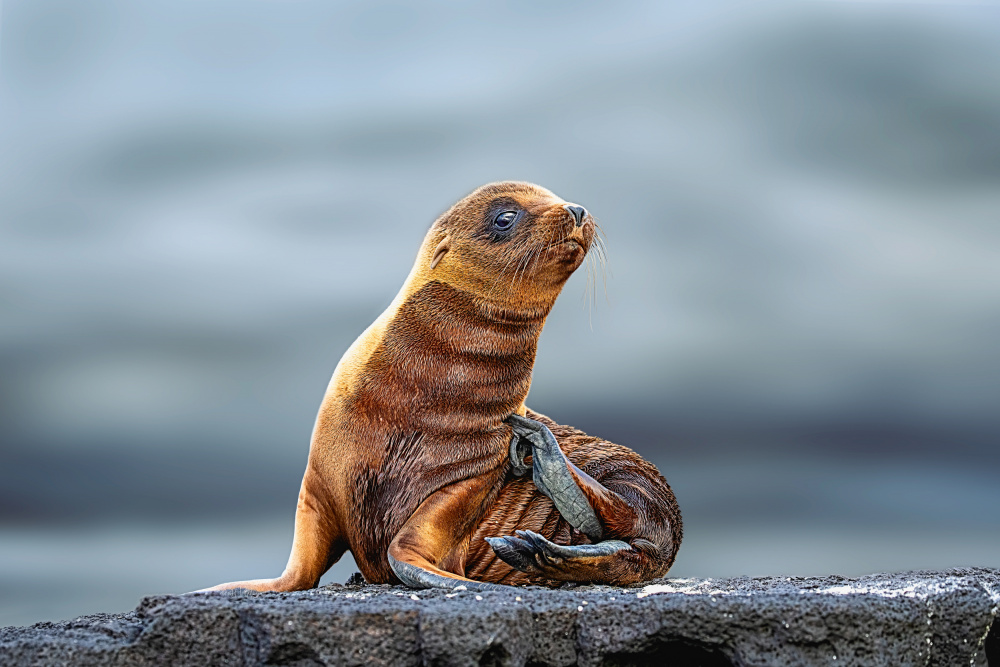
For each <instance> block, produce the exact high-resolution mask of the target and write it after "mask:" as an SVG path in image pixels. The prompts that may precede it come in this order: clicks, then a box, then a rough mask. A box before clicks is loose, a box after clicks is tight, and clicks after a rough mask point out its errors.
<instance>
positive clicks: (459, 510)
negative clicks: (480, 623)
mask: <svg viewBox="0 0 1000 667" xmlns="http://www.w3.org/2000/svg"><path fill="white" fill-rule="evenodd" d="M488 490H489V484H488V480H487V479H486V478H485V477H477V478H472V479H466V480H462V481H461V482H456V483H454V484H451V485H450V486H446V487H444V488H443V489H440V490H438V491H436V492H435V493H434V494H433V495H431V496H430V497H429V498H427V500H425V501H424V502H422V503H421V504H420V506H419V507H418V508H417V510H416V512H414V513H413V516H411V517H410V518H409V519H408V520H407V522H406V523H405V524H403V527H402V528H401V529H400V531H399V532H398V533H397V534H396V537H395V538H393V540H392V543H391V544H390V545H389V552H388V554H387V556H388V560H389V567H390V568H392V571H393V573H394V574H395V575H396V577H397V578H398V579H399V580H400V581H401V582H402V583H404V584H405V585H407V586H410V587H412V588H448V589H454V588H457V587H459V586H465V588H467V589H468V590H477V591H482V590H503V589H506V588H507V587H506V586H500V585H497V584H490V583H486V582H483V581H473V580H471V579H468V578H466V577H463V576H462V575H460V574H456V571H457V572H464V571H465V567H464V558H465V555H464V554H465V550H464V549H462V548H460V545H461V544H462V543H463V541H465V540H467V539H468V537H469V534H470V533H471V529H472V522H473V521H474V520H475V518H476V516H475V512H472V511H470V508H474V507H479V506H481V505H482V503H483V501H484V499H485V498H486V496H487V492H488Z"/></svg>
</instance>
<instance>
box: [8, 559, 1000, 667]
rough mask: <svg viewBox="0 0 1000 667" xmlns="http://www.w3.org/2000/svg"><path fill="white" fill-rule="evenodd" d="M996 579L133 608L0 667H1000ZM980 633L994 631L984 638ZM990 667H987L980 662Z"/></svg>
mask: <svg viewBox="0 0 1000 667" xmlns="http://www.w3.org/2000/svg"><path fill="white" fill-rule="evenodd" d="M998 605H1000V570H987V569H961V570H958V569H956V570H948V571H945V572H912V573H904V574H890V575H872V576H867V577H860V578H853V579H848V578H844V577H821V578H795V577H793V578H783V577H769V578H737V579H663V580H660V581H657V582H653V583H652V584H650V585H648V586H645V587H642V588H630V589H626V588H611V587H607V586H580V587H574V588H562V589H558V590H545V589H540V588H525V589H512V590H510V591H503V592H483V593H474V592H471V591H452V592H448V591H413V590H409V589H404V588H401V587H392V586H369V585H358V586H350V585H349V586H337V585H332V586H326V587H324V588H320V589H316V590H312V591H304V592H301V593H284V594H277V593H268V594H257V593H250V592H246V591H237V592H232V593H229V594H223V593H212V594H197V595H184V596H158V597H149V598H146V599H144V600H143V601H142V602H141V603H140V604H139V607H138V608H137V609H136V610H135V611H134V612H130V613H127V614H119V615H107V614H98V615H94V616H84V617H81V618H78V619H76V620H73V621H67V622H63V623H39V624H36V625H33V626H30V627H23V628H17V627H13V628H5V629H3V630H0V665H4V666H7V665H78V666H81V667H83V666H87V665H241V666H242V665H248V666H249V665H295V666H297V667H307V666H308V667H315V666H318V665H380V664H384V665H417V664H427V665H574V664H577V665H636V664H663V665H668V664H669V665H702V666H705V667H716V666H718V667H722V666H728V665H866V666H868V665H892V666H893V667H901V666H904V665H942V666H948V667H952V666H954V665H987V664H992V665H994V667H998V666H1000V623H994V619H995V618H996V616H997V609H998ZM991 628H992V630H991ZM987 661H989V662H987Z"/></svg>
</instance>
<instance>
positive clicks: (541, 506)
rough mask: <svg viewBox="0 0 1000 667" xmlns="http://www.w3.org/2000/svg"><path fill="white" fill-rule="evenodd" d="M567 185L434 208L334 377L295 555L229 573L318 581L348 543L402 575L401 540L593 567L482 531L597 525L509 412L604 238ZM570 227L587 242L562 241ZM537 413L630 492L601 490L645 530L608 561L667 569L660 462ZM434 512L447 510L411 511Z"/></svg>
mask: <svg viewBox="0 0 1000 667" xmlns="http://www.w3.org/2000/svg"><path fill="white" fill-rule="evenodd" d="M562 203H565V202H563V201H562V200H561V199H559V198H558V197H556V196H555V195H553V194H552V193H550V192H548V191H547V190H545V189H544V188H539V187H538V186H534V185H530V184H526V183H498V184H491V185H488V186H484V187H483V188H480V189H479V190H477V191H476V192H474V193H472V194H471V195H469V196H468V197H466V198H465V199H463V200H462V201H461V202H459V203H458V204H456V205H455V206H454V207H452V208H451V209H450V210H449V211H448V212H446V213H445V214H444V215H442V216H441V218H439V219H438V221H436V222H435V224H434V226H432V228H431V230H430V231H429V232H428V235H427V237H426V238H425V240H424V244H423V246H422V248H421V251H420V254H419V255H418V258H417V262H416V265H415V266H414V269H413V271H412V272H411V274H410V277H409V278H408V279H407V282H406V284H405V285H404V287H403V290H402V291H401V292H400V294H399V296H397V298H396V300H395V301H394V302H393V304H392V305H391V306H390V308H389V309H388V310H387V311H386V313H384V314H383V315H382V317H380V318H379V319H378V320H376V322H375V323H374V324H373V325H372V326H371V327H369V329H368V330H366V332H365V333H364V334H362V336H361V337H359V339H358V341H356V342H355V343H354V345H352V346H351V348H350V349H349V350H348V352H347V353H345V355H344V358H343V359H342V360H341V362H340V364H339V365H338V367H337V370H336V371H335V373H334V377H333V379H332V380H331V382H330V387H329V388H328V390H327V394H326V396H325V398H324V400H323V404H322V406H321V408H320V412H319V415H318V417H317V421H316V427H315V429H314V432H313V441H312V447H311V449H310V455H309V462H308V465H307V468H306V472H305V475H304V477H303V482H302V490H301V492H300V494H299V504H298V511H297V514H296V529H295V541H294V544H293V548H292V555H291V557H290V559H289V564H288V566H287V567H286V569H285V572H284V573H283V574H282V575H281V576H280V577H278V578H276V579H263V580H255V581H251V582H234V583H232V584H223V585H221V586H219V587H216V588H234V587H247V588H255V589H257V590H294V589H301V588H309V587H312V586H315V585H316V584H317V583H318V581H319V577H320V576H321V575H322V573H323V572H325V571H326V570H327V569H328V568H329V567H330V565H332V564H333V563H334V562H336V561H337V560H338V559H339V558H340V556H341V555H342V554H343V553H344V551H345V550H347V549H349V550H350V551H351V552H352V553H353V554H354V558H355V561H356V562H357V564H358V567H359V569H360V570H361V572H362V574H363V575H364V576H365V578H366V579H367V580H368V581H370V582H374V583H399V580H398V579H397V578H396V576H395V574H394V573H393V570H392V569H391V567H390V565H389V562H388V560H387V552H388V551H389V549H390V548H396V549H404V550H407V552H408V553H410V552H412V553H417V554H419V555H420V557H421V558H424V559H426V560H427V561H428V562H431V563H433V564H434V566H435V567H437V568H439V569H440V571H441V572H443V573H445V574H447V575H448V576H454V577H455V578H457V579H461V578H465V577H468V578H470V579H473V580H477V581H486V582H498V583H506V584H524V583H528V582H529V581H532V582H535V583H543V584H550V585H553V584H555V583H557V579H562V578H567V577H568V578H574V577H577V578H578V577H580V576H584V577H591V578H593V577H592V575H593V572H591V571H587V570H586V568H582V569H580V570H579V571H577V572H574V571H572V570H573V565H572V564H571V563H567V564H566V568H565V570H566V571H565V572H558V573H555V575H554V576H555V578H553V577H552V576H547V575H546V572H547V571H541V570H540V571H538V572H535V573H533V574H526V573H523V572H519V571H517V570H514V569H513V568H511V567H510V566H509V565H507V564H506V563H504V562H503V561H501V560H499V559H498V558H496V557H495V555H494V554H493V552H492V551H491V549H490V547H489V545H488V544H487V543H486V542H485V541H484V539H483V538H484V537H492V536H500V535H512V534H513V532H514V530H518V529H525V528H527V529H531V530H534V531H536V532H538V533H540V534H542V535H544V536H546V537H548V538H549V539H551V540H553V541H555V542H557V543H560V544H580V543H586V542H587V541H588V540H587V538H586V537H585V536H583V535H581V534H579V533H577V532H576V531H573V530H571V529H570V527H569V526H568V524H567V523H566V522H565V521H564V520H563V519H562V518H561V517H560V516H559V514H558V512H557V511H556V510H555V508H554V506H553V504H552V502H551V501H550V500H549V499H548V498H546V497H545V496H543V495H542V494H541V493H539V492H538V490H537V489H536V488H535V487H534V485H533V484H532V482H531V480H530V477H529V478H516V477H514V476H513V475H512V473H511V464H510V461H509V459H508V453H509V443H510V439H511V428H510V427H509V426H508V425H507V424H505V423H504V421H503V420H504V419H505V418H506V417H507V416H508V415H510V414H511V413H514V412H517V413H518V414H525V413H526V411H527V408H526V407H525V405H524V400H525V398H526V396H527V393H528V389H529V388H530V385H531V371H532V366H533V364H534V358H535V352H536V347H537V342H538V336H539V334H540V333H541V330H542V326H543V325H544V322H545V318H546V316H547V315H548V313H549V311H550V309H551V308H552V305H553V304H554V302H555V298H556V296H557V295H558V293H559V291H560V290H561V289H562V286H563V284H564V283H565V280H566V279H567V278H568V277H569V275H570V274H571V273H572V272H573V271H574V270H575V269H576V268H577V267H578V266H579V265H580V264H581V263H582V262H583V258H584V255H585V254H586V250H587V249H588V248H589V247H590V245H591V244H592V242H593V238H594V226H593V223H592V221H590V220H588V223H587V224H586V225H583V226H582V228H581V227H580V226H579V225H577V226H576V228H574V225H573V222H572V219H571V218H568V214H566V213H565V211H563V210H562V208H561V204H562ZM515 205H516V206H518V207H520V208H523V210H524V211H525V214H524V218H523V220H521V222H519V223H518V224H519V225H520V228H517V229H516V230H515V231H516V233H514V234H511V235H510V237H509V238H507V237H504V238H499V239H498V238H497V237H496V235H495V234H493V235H492V236H491V234H492V232H491V231H490V230H489V227H488V225H485V224H484V221H488V220H490V219H491V217H490V216H492V215H494V214H495V212H496V211H497V210H503V209H504V207H511V206H515ZM569 238H572V239H576V240H577V243H578V245H579V246H580V247H579V248H574V247H573V244H571V243H562V244H561V245H560V241H562V240H564V239H569ZM442 248H446V250H445V251H442ZM527 414H528V416H529V417H531V418H534V419H537V420H539V421H542V422H543V423H545V424H546V425H548V426H549V428H550V429H551V430H552V431H553V433H554V434H555V435H556V438H557V439H558V441H559V444H560V447H561V448H562V449H563V451H564V452H565V454H566V455H567V457H568V458H569V459H570V460H571V461H573V462H574V463H575V464H576V465H577V466H578V467H579V468H580V469H582V470H583V471H584V472H586V473H588V474H589V475H590V476H591V477H593V478H594V479H595V480H596V481H597V482H600V483H601V484H603V485H604V487H605V488H606V489H608V490H609V491H611V492H614V493H617V494H618V496H619V497H620V498H621V499H623V502H625V503H627V505H628V508H627V511H625V512H617V511H616V510H613V509H612V510H610V511H605V514H608V515H607V516H601V509H600V508H595V509H597V510H598V515H599V517H601V520H602V522H603V524H604V528H605V532H606V536H605V539H610V538H615V539H622V540H625V541H630V542H631V543H632V545H633V547H634V548H635V553H634V554H631V552H630V554H629V555H628V556H627V557H625V558H618V559H616V560H614V562H610V561H609V563H608V564H607V566H606V567H603V569H599V570H598V571H597V572H598V574H600V575H601V577H599V578H601V579H602V580H606V581H608V582H609V583H631V582H634V581H639V580H642V579H648V578H652V577H655V576H659V575H661V574H663V573H665V572H666V571H667V569H668V568H669V567H670V564H671V563H672V562H673V559H674V557H675V554H676V550H677V547H678V546H679V544H680V539H681V522H680V514H679V511H678V509H677V504H676V501H675V499H674V496H673V493H672V492H671V491H670V487H669V486H668V485H667V483H666V482H665V481H664V479H663V477H661V476H660V474H659V473H658V472H657V471H656V468H655V467H653V466H652V465H650V464H649V463H647V462H645V461H643V460H642V459H641V458H640V457H639V456H637V455H636V454H635V453H634V452H632V451H631V450H629V449H627V448H625V447H621V446H619V445H614V444H612V443H609V442H606V441H604V440H600V439H599V438H594V437H591V436H588V435H586V434H584V433H582V432H580V431H577V430H575V429H572V428H571V427H567V426H559V425H557V424H555V423H553V422H551V421H550V420H548V419H547V418H545V417H543V416H541V415H537V414H536V413H531V412H527ZM608 507H611V506H610V505H609V506H608ZM617 507H619V508H621V507H624V505H621V504H620V503H619V505H617ZM605 509H606V510H607V508H605ZM421 513H426V514H427V516H432V517H434V518H433V520H428V521H424V522H421V521H416V523H414V521H415V520H414V517H415V516H423V515H424V514H421ZM616 514H621V516H622V517H623V518H622V519H621V520H618V518H616ZM543 570H544V568H543ZM588 572H590V573H589V574H588ZM549 574H552V573H551V572H549ZM564 574H566V575H567V577H564V576H563V575H564ZM457 583H460V581H456V584H457Z"/></svg>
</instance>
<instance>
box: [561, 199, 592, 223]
mask: <svg viewBox="0 0 1000 667" xmlns="http://www.w3.org/2000/svg"><path fill="white" fill-rule="evenodd" d="M563 208H564V209H566V210H567V211H569V212H570V215H572V216H573V219H574V220H576V226H577V227H579V226H580V225H582V224H583V216H585V215H587V209H585V208H584V207H582V206H577V205H576V204H566V205H565V206H563Z"/></svg>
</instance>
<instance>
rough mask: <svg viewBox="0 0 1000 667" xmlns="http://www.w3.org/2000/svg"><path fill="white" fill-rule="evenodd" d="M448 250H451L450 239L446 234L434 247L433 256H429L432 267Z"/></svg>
mask: <svg viewBox="0 0 1000 667" xmlns="http://www.w3.org/2000/svg"><path fill="white" fill-rule="evenodd" d="M449 250H451V240H450V239H449V238H448V237H447V236H446V237H444V239H443V240H442V241H441V243H438V247H437V248H434V256H433V258H431V268H432V269H433V268H434V267H435V266H437V265H438V262H440V261H441V258H442V257H444V256H445V255H446V254H447V252H448V251H449Z"/></svg>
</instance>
